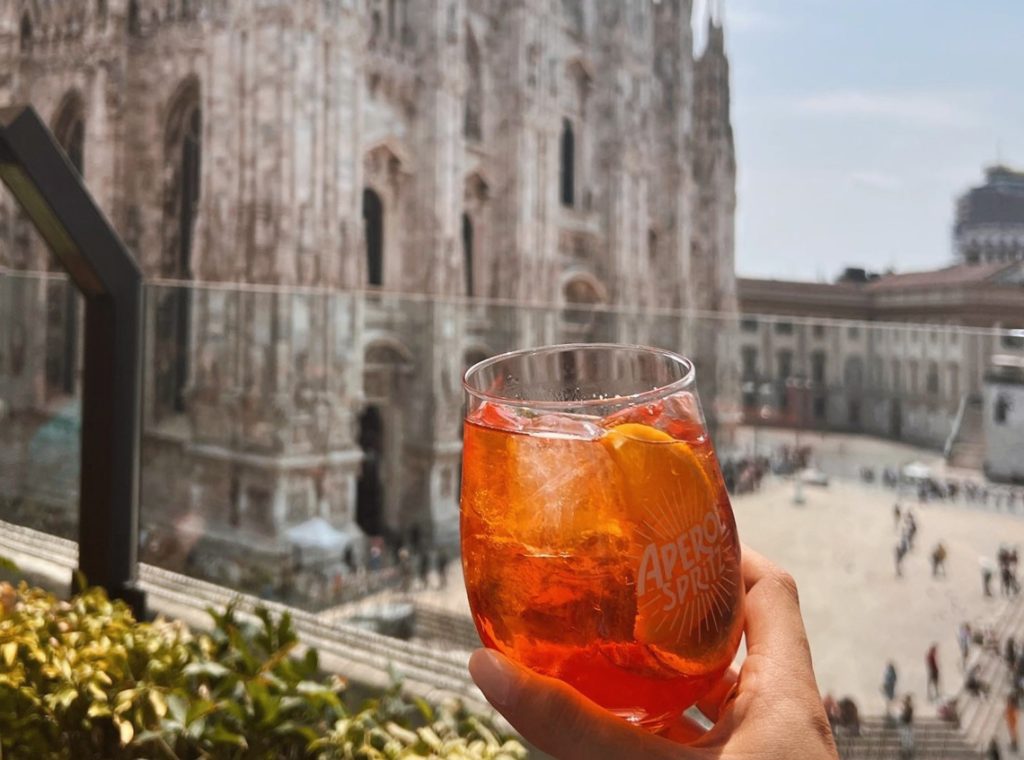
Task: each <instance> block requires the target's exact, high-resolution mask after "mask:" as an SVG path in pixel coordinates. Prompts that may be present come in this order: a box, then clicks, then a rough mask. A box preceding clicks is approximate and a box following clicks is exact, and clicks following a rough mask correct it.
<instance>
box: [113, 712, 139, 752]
mask: <svg viewBox="0 0 1024 760" xmlns="http://www.w3.org/2000/svg"><path fill="white" fill-rule="evenodd" d="M114 725H115V726H116V727H117V734H118V736H119V737H120V738H121V746H122V747H127V746H128V742H130V741H131V740H132V737H133V736H135V726H133V725H132V724H131V721H127V720H124V719H123V718H119V717H117V716H116V715H115V716H114Z"/></svg>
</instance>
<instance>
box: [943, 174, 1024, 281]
mask: <svg viewBox="0 0 1024 760" xmlns="http://www.w3.org/2000/svg"><path fill="white" fill-rule="evenodd" d="M953 241H954V247H955V249H956V254H957V256H958V257H959V258H960V259H961V260H962V261H963V262H965V263H967V264H985V263H989V262H1006V261H1024V172H1019V171H1013V170H1012V169H1008V168H1006V167H1005V166H993V167H991V168H989V169H987V170H986V172H985V184H984V185H982V186H980V187H975V188H972V189H971V190H968V191H967V193H965V194H964V195H963V196H962V197H961V198H960V199H959V201H958V202H957V207H956V224H955V226H954V228H953Z"/></svg>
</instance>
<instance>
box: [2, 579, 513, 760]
mask: <svg viewBox="0 0 1024 760" xmlns="http://www.w3.org/2000/svg"><path fill="white" fill-rule="evenodd" d="M210 614H211V616H212V617H213V623H214V625H213V631H212V633H210V634H205V633H203V634H197V633H193V632H191V631H190V630H189V629H187V628H186V627H185V626H184V625H182V624H181V623H178V622H167V621H157V622H154V623H139V622H136V621H135V619H134V618H133V617H132V614H131V612H130V610H129V609H128V608H127V607H126V606H125V605H124V604H122V603H120V602H117V601H113V602H112V601H110V600H109V599H107V597H106V595H105V594H104V593H103V591H102V590H99V589H92V590H90V591H88V592H86V593H84V594H81V595H79V596H76V597H74V598H73V599H71V601H60V600H58V599H57V598H55V597H54V596H52V595H51V594H48V593H46V592H44V591H41V590H38V589H30V588H28V587H27V586H25V585H22V586H21V587H19V588H18V589H17V590H15V589H14V588H12V587H11V586H9V585H6V584H0V750H2V754H0V757H2V758H4V759H5V760H9V759H12V758H32V759H33V760H40V759H42V758H47V759H48V758H61V759H63V758H68V759H69V760H70V759H71V758H74V760H79V759H80V758H81V759H82V760H92V759H93V758H96V759H99V758H166V759H168V760H169V759H171V758H181V759H182V760H184V759H185V758H229V759H230V758H322V759H323V760H349V759H352V760H371V759H374V760H376V759H378V758H379V759H384V758H388V759H390V758H401V759H404V758H416V757H434V758H458V759H460V760H461V759H462V758H465V759H467V760H469V759H480V758H490V759H492V760H513V759H518V758H524V757H525V756H526V751H525V749H523V747H522V746H521V745H519V744H518V743H516V742H515V741H512V740H507V739H505V738H504V737H501V736H500V735H498V733H497V732H496V731H495V730H494V728H493V727H492V726H490V725H489V724H488V723H487V722H486V721H484V720H481V719H479V718H477V717H474V716H472V715H470V714H468V713H467V712H466V711H465V710H464V709H463V708H462V707H461V705H459V704H458V703H455V702H452V703H450V704H445V705H442V706H440V707H434V706H431V705H429V704H427V703H426V702H424V701H423V700H420V699H416V698H412V699H410V698H407V697H405V696H403V695H402V690H401V687H400V685H399V684H396V685H395V686H394V687H392V689H390V690H389V691H388V692H387V693H385V694H383V695H382V696H380V697H379V698H376V699H371V700H369V701H368V702H366V703H365V704H364V705H362V706H361V707H360V708H359V709H358V710H350V709H349V708H348V707H347V706H346V704H345V701H344V696H345V694H344V691H345V682H344V680H343V679H341V678H338V677H336V676H335V677H330V678H327V679H325V678H324V677H323V676H322V675H321V673H320V670H319V663H318V658H317V653H316V650H314V649H309V650H306V652H305V653H304V655H303V656H301V657H296V656H294V655H295V651H294V650H295V649H296V647H297V646H298V643H299V642H298V638H297V636H296V634H295V631H294V630H293V628H292V624H291V619H290V618H289V616H287V615H285V616H282V617H281V618H280V619H278V620H274V619H273V618H272V617H271V615H270V614H269V613H268V612H267V611H266V610H258V611H257V617H258V622H252V621H251V620H247V619H245V618H243V617H241V616H239V615H238V614H237V613H236V611H235V610H234V609H233V608H230V607H229V608H228V609H227V610H225V611H224V612H223V613H220V614H218V613H216V612H213V611H211V612H210Z"/></svg>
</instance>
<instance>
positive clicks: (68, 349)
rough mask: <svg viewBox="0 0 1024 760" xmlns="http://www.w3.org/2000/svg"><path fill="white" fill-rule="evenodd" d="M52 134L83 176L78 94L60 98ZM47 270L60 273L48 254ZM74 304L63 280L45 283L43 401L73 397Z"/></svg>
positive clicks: (75, 353) (75, 300) (71, 288)
mask: <svg viewBox="0 0 1024 760" xmlns="http://www.w3.org/2000/svg"><path fill="white" fill-rule="evenodd" d="M53 131H54V136H55V137H56V138H57V142H58V143H60V146H61V147H62V148H63V149H64V152H65V153H66V154H67V156H68V159H69V160H70V161H71V165H72V166H74V167H75V171H77V172H78V173H79V175H82V176H84V174H85V113H84V106H83V103H82V99H81V97H80V96H79V95H78V93H71V94H69V95H67V96H66V97H65V98H64V101H63V103H62V105H61V108H60V111H59V112H58V114H57V119H56V121H55V122H54V128H53ZM47 269H48V270H49V271H51V272H59V271H61V266H60V262H58V261H57V259H56V257H55V256H54V255H53V254H52V253H51V254H50V258H49V261H48V263H47ZM78 300H79V299H78V292H77V291H76V289H75V287H74V285H73V284H72V283H71V282H70V281H69V280H67V279H66V278H55V279H52V280H48V281H47V283H46V340H45V373H44V376H45V383H46V396H47V398H53V397H56V396H71V395H74V393H75V389H76V386H77V378H78V343H79V319H78Z"/></svg>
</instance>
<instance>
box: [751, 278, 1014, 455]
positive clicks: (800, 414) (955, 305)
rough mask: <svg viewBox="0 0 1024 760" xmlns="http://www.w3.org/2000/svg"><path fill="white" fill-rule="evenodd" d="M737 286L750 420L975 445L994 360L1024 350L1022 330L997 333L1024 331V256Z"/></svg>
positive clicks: (974, 452)
mask: <svg viewBox="0 0 1024 760" xmlns="http://www.w3.org/2000/svg"><path fill="white" fill-rule="evenodd" d="M738 290H739V301H740V311H741V314H742V315H743V317H742V319H741V322H740V330H739V342H740V360H741V361H740V373H741V382H742V390H743V406H744V415H745V418H746V419H747V420H748V421H750V422H758V421H761V422H771V423H774V424H783V425H793V426H804V427H807V428H818V429H830V430H844V431H850V432H864V433H871V434H874V435H880V436H886V437H891V438H894V439H897V440H905V441H909V442H914V443H918V444H922V445H926V446H932V447H935V448H941V447H944V446H946V445H949V446H950V447H951V448H952V447H956V446H958V445H959V446H960V448H970V447H971V446H974V445H976V444H978V443H979V442H980V438H981V424H980V423H981V420H980V414H981V412H980V398H981V395H980V394H981V391H982V387H983V384H984V379H985V375H986V372H987V371H988V370H989V365H990V362H991V358H992V356H993V355H994V354H996V353H1003V354H1020V355H1024V340H1022V339H1021V338H1020V337H1018V335H1017V334H1015V333H1009V332H996V331H994V330H993V328H1007V329H1008V328H1022V327H1024V261H1022V262H1012V263H1005V262H1003V263H998V262H993V263H986V264H978V265H967V264H958V265H956V266H951V267H947V268H944V269H938V270H934V271H928V272H912V273H907V274H888V275H870V274H868V273H866V272H864V271H863V270H848V271H847V272H846V273H845V274H844V276H843V277H841V278H840V280H839V281H838V282H835V283H814V282H789V281H781V280H755V279H744V278H740V279H739V280H738ZM754 315H763V316H754ZM872 323H878V326H877V327H875V326H874V325H873V324H872ZM883 323H884V324H883ZM955 453H956V452H954V454H955ZM969 453H970V454H971V457H969V458H970V459H971V462H970V463H973V464H976V465H978V466H980V464H981V462H980V458H979V455H980V450H971V451H970V452H969ZM965 463H968V462H965Z"/></svg>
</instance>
